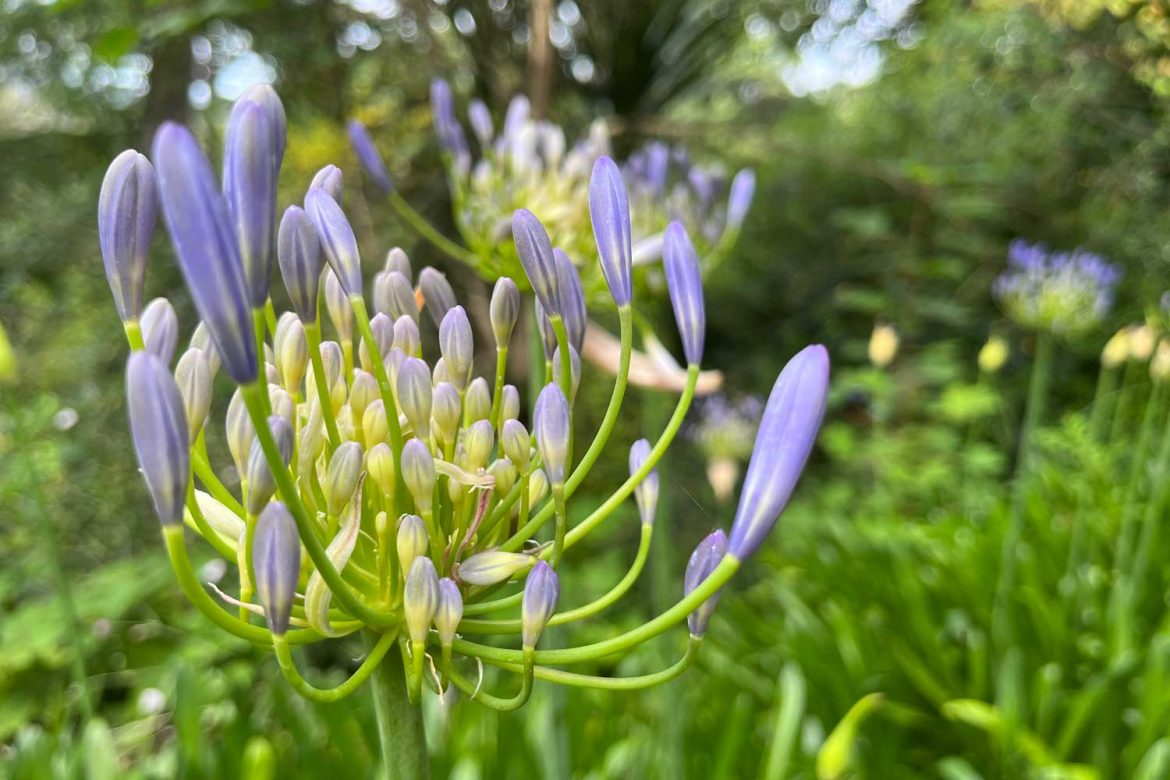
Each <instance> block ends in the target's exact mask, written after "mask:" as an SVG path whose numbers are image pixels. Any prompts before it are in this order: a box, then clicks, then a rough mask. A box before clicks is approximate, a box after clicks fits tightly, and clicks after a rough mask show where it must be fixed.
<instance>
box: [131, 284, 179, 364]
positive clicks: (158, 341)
mask: <svg viewBox="0 0 1170 780" xmlns="http://www.w3.org/2000/svg"><path fill="white" fill-rule="evenodd" d="M139 325H140V326H141V328H142V341H143V343H145V344H146V351H147V352H149V353H150V354H152V355H154V356H156V357H157V358H158V359H159V360H161V361H162V362H164V363H166V364H167V365H170V364H171V358H173V357H174V356H175V347H176V346H178V344H179V315H177V314H175V307H174V306H171V302H170V301H168V300H167V299H166V298H155V299H154V300H153V301H151V302H150V303H148V304H146V308H145V309H143V310H142V316H141V317H140V318H139Z"/></svg>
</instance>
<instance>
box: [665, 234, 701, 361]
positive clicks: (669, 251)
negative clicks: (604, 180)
mask: <svg viewBox="0 0 1170 780" xmlns="http://www.w3.org/2000/svg"><path fill="white" fill-rule="evenodd" d="M662 262H663V265H664V266H665V269H666V286H667V287H668V288H669V290H670V303H671V305H672V306H673V307H674V319H675V322H677V323H678V335H679V337H680V338H681V339H682V344H683V353H684V354H685V355H686V358H687V364H688V365H692V366H697V365H699V363H700V362H702V360H703V339H704V336H705V335H706V328H707V318H706V314H705V312H704V311H703V279H702V277H701V276H700V274H699V256H698V255H697V254H696V253H695V247H694V246H693V245H692V244H691V239H690V237H688V236H687V231H686V228H684V227H683V226H682V223H681V222H671V223H670V225H668V226H667V228H666V240H665V243H664V244H663V247H662Z"/></svg>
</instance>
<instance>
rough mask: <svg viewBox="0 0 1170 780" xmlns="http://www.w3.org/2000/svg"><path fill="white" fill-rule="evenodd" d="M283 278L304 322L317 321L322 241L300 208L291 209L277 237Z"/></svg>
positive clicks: (287, 212) (287, 211)
mask: <svg viewBox="0 0 1170 780" xmlns="http://www.w3.org/2000/svg"><path fill="white" fill-rule="evenodd" d="M276 256H277V260H278V261H279V263H280V276H281V278H282V279H284V287H285V289H286V290H288V297H289V299H290V300H291V301H292V305H293V309H294V310H295V311H296V313H297V316H298V317H300V318H301V321H302V322H307V323H314V322H316V321H317V291H318V289H319V287H320V283H321V267H322V264H323V263H324V259H323V257H322V255H321V240H320V239H319V238H318V237H317V228H316V227H314V225H313V222H312V220H310V219H309V215H308V214H306V213H305V210H304V209H302V208H301V207H300V206H289V207H288V208H287V209H285V210H284V216H283V217H281V220H280V230H279V231H278V233H277V237H276Z"/></svg>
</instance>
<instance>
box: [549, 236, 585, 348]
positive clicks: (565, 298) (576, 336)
mask: <svg viewBox="0 0 1170 780" xmlns="http://www.w3.org/2000/svg"><path fill="white" fill-rule="evenodd" d="M553 257H554V258H555V259H556V263H557V287H558V288H559V291H560V297H561V317H563V318H564V320H565V332H566V334H567V335H568V337H569V344H570V345H571V346H572V347H573V349H575V350H577V352H578V353H580V352H581V348H582V347H583V346H584V344H585V290H584V289H583V288H582V287H581V277H580V276H579V275H578V274H577V266H575V265H573V261H572V260H570V259H569V256H568V255H567V254H565V253H564V252H562V251H561V250H560V249H554V250H553Z"/></svg>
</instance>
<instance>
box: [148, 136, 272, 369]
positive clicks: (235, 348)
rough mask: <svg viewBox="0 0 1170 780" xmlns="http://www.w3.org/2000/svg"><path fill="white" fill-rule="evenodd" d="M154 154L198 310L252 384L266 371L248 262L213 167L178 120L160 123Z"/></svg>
mask: <svg viewBox="0 0 1170 780" xmlns="http://www.w3.org/2000/svg"><path fill="white" fill-rule="evenodd" d="M153 153H154V163H155V167H156V169H157V171H158V186H159V194H160V196H161V200H162V206H163V216H164V217H166V223H167V229H168V232H169V233H170V235H171V243H172V244H173V245H174V247H175V254H176V256H177V257H178V260H179V268H180V270H182V272H183V278H184V279H185V280H186V281H187V287H188V288H189V289H190V291H191V297H192V298H194V300H195V308H196V310H197V311H198V312H199V317H200V319H202V320H203V322H204V324H205V325H207V330H208V332H209V333H210V335H211V339H212V341H213V342H215V346H216V348H217V349H218V350H219V354H220V357H221V358H222V359H223V364H224V366H225V367H226V368H227V372H228V373H229V374H230V375H231V377H232V379H234V380H235V381H236V382H237V383H238V384H247V383H248V382H251V381H252V380H253V379H255V378H256V375H257V373H258V372H259V369H260V363H259V360H258V357H257V354H256V339H255V338H254V336H253V331H252V314H251V311H250V307H249V306H248V295H247V286H246V284H245V280H244V266H243V264H242V263H241V261H240V254H239V250H238V248H237V246H236V239H235V236H234V235H233V234H232V231H231V222H230V220H229V217H228V210H227V205H226V203H225V202H224V199H223V196H222V195H220V193H219V189H218V187H217V186H216V182H215V175H214V174H213V173H212V171H211V165H210V164H208V162H207V158H206V157H205V156H204V155H203V151H202V150H201V149H200V148H199V144H197V143H196V142H195V137H194V136H193V135H191V132H190V131H189V130H188V129H187V128H185V127H183V126H182V125H177V124H175V123H174V122H164V123H163V124H162V126H161V127H159V129H158V132H156V133H155V135H154V150H153Z"/></svg>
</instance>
